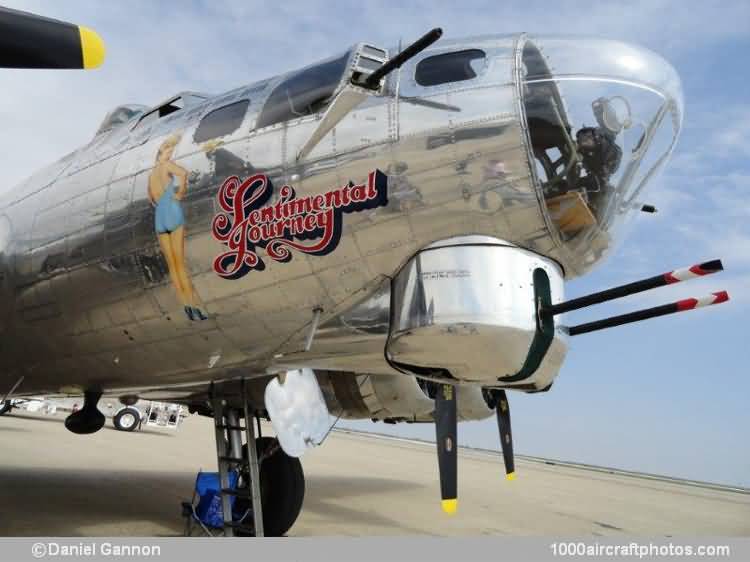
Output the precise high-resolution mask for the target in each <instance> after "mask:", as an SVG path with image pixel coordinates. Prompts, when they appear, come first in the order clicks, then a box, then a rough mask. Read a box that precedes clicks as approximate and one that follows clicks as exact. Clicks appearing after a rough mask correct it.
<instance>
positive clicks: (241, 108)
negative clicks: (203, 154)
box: [193, 100, 250, 143]
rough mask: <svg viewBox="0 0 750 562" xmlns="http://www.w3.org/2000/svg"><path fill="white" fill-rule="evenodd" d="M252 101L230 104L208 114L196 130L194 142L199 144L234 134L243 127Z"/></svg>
mask: <svg viewBox="0 0 750 562" xmlns="http://www.w3.org/2000/svg"><path fill="white" fill-rule="evenodd" d="M249 104H250V100H242V101H238V102H235V103H230V104H229V105H225V106H224V107H220V108H218V109H214V110H213V111H211V112H209V113H207V114H206V115H205V116H204V117H203V119H201V122H200V123H199V124H198V127H197V128H196V129H195V134H194V135H193V140H194V141H195V142H197V143H201V142H206V141H207V140H211V139H215V138H216V137H223V136H224V135H228V134H230V133H233V132H234V131H236V130H237V129H239V128H240V125H242V120H243V119H244V118H245V113H247V106H248V105H249Z"/></svg>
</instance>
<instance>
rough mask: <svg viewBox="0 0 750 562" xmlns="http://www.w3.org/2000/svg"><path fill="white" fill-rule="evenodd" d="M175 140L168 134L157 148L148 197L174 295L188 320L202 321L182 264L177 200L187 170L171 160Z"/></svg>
mask: <svg viewBox="0 0 750 562" xmlns="http://www.w3.org/2000/svg"><path fill="white" fill-rule="evenodd" d="M179 141H180V137H179V136H178V135H172V136H170V137H168V138H167V139H166V140H165V141H164V142H163V143H162V145H161V146H160V147H159V151H158V152H157V154H156V164H155V165H154V169H153V170H152V171H151V175H150V176H149V178H148V197H149V199H150V201H151V204H152V205H153V206H154V211H155V212H154V226H155V229H156V237H157V238H158V239H159V246H161V251H162V254H164V259H165V260H166V262H167V267H168V268H169V277H170V279H171V280H172V285H174V288H175V290H176V291H177V297H178V298H179V299H180V302H181V303H182V305H183V306H184V307H185V314H186V315H187V317H188V318H189V319H190V320H205V319H206V315H205V314H204V313H203V311H202V310H201V309H200V307H199V306H198V305H197V295H196V294H195V289H193V284H192V282H191V281H190V275H189V274H188V271H187V267H186V265H185V215H184V213H183V212H182V203H181V201H182V199H183V198H184V197H185V194H186V193H187V171H186V170H185V168H183V167H182V166H180V165H179V164H176V163H175V162H173V161H172V155H173V153H174V149H175V146H177V143H178V142H179Z"/></svg>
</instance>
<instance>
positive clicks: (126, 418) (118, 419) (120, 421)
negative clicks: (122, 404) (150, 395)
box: [112, 407, 141, 431]
mask: <svg viewBox="0 0 750 562" xmlns="http://www.w3.org/2000/svg"><path fill="white" fill-rule="evenodd" d="M140 419H141V413H140V412H139V411H138V410H137V409H136V408H131V407H127V408H123V409H122V410H120V411H119V412H117V414H115V417H113V418H112V423H113V424H114V426H115V429H117V430H118V431H133V430H134V429H135V428H136V427H138V422H139V421H140Z"/></svg>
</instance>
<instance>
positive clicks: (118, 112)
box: [96, 103, 148, 135]
mask: <svg viewBox="0 0 750 562" xmlns="http://www.w3.org/2000/svg"><path fill="white" fill-rule="evenodd" d="M147 109H148V106H147V105H139V104H135V103H133V104H128V105H121V106H118V107H116V108H114V109H113V110H112V111H110V112H109V113H107V115H106V116H105V117H104V121H102V124H101V125H100V126H99V129H98V130H97V131H96V134H97V135H99V134H101V133H104V132H106V131H109V130H111V129H114V128H115V127H119V126H120V125H122V124H123V123H127V122H128V121H130V120H131V119H132V118H133V117H135V116H136V115H140V114H141V113H143V112H144V111H146V110H147Z"/></svg>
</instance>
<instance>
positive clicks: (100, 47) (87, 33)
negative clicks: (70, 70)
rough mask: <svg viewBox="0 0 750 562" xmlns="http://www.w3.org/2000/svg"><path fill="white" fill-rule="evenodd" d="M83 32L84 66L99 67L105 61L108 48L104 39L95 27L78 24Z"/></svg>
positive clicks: (79, 29) (81, 32)
mask: <svg viewBox="0 0 750 562" xmlns="http://www.w3.org/2000/svg"><path fill="white" fill-rule="evenodd" d="M78 31H79V32H80V34H81V52H82V53H83V68H97V67H99V66H101V65H102V63H103V62H104V55H105V53H106V49H105V47H104V41H102V38H101V37H99V34H98V33H97V32H96V31H94V30H93V29H89V28H88V27H84V26H82V25H79V26H78Z"/></svg>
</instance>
